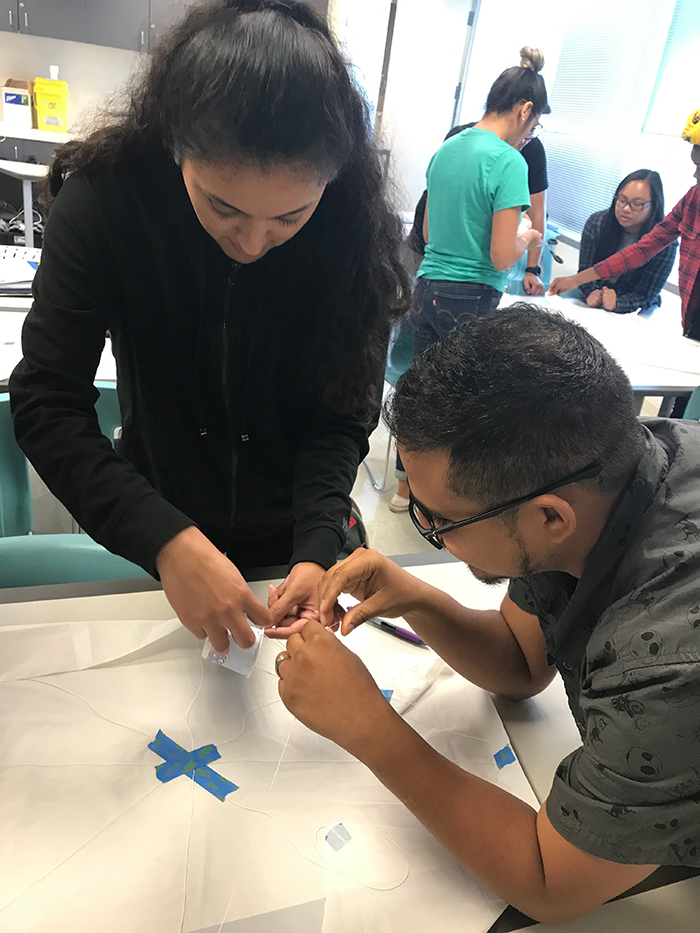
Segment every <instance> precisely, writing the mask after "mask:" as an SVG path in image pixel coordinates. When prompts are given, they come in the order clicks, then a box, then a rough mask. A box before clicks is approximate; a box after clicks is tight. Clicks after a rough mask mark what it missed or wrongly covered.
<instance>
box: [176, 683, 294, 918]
mask: <svg viewBox="0 0 700 933" xmlns="http://www.w3.org/2000/svg"><path fill="white" fill-rule="evenodd" d="M274 702H275V703H276V702H277V700H275V701H274ZM280 702H281V701H280ZM266 705H271V704H266ZM259 708H260V709H262V707H259ZM251 712H253V710H251ZM247 718H248V717H247V716H246V719H247ZM295 723H296V719H292V724H291V726H290V727H289V732H288V733H287V740H286V741H285V743H284V747H283V748H282V754H281V755H280V758H279V761H278V762H277V768H276V769H275V773H274V775H273V778H272V782H271V784H270V787H269V789H268V791H267V793H268V795H269V793H270V791H271V790H272V785H273V784H274V783H275V781H276V780H277V775H278V773H279V770H280V765H281V764H282V759H283V758H284V754H285V752H286V751H287V746H288V745H289V740H290V739H291V737H292V729H293V728H294V724H295ZM244 728H245V722H244ZM236 738H238V736H236ZM226 803H233V800H232V799H231V798H230V797H226ZM233 805H234V806H235V807H238V809H239V810H250V807H244V806H242V805H241V804H238V803H233ZM250 812H252V813H255V812H260V813H263V812H264V811H262V810H260V811H255V810H251V811H250ZM265 816H269V814H267V813H266V814H265ZM270 819H272V817H271V816H270ZM272 821H273V823H274V820H272ZM275 825H277V824H275ZM278 828H279V827H278ZM280 832H282V831H281V830H280ZM282 835H284V833H282ZM290 842H291V841H290ZM291 844H292V845H294V844H293V843H291ZM251 845H252V842H249V843H248V845H247V848H246V850H245V852H244V854H243V855H242V856H241V858H240V859H239V862H238V864H239V865H240V866H241V867H240V868H239V869H238V872H237V873H236V879H235V881H234V883H233V888H232V890H231V896H230V897H229V899H228V901H227V903H226V908H225V910H224V915H223V917H222V918H221V923H220V924H219V929H218V930H217V933H221V931H222V929H223V926H224V923H226V917H227V916H228V912H229V908H230V907H231V903H232V901H233V898H234V895H235V893H236V891H237V890H238V881H239V878H240V877H241V871H242V866H243V865H244V864H245V857H246V856H247V854H248V852H249V851H250V847H251ZM304 858H306V856H304ZM180 933H182V931H180Z"/></svg>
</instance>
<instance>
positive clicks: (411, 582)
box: [318, 548, 425, 635]
mask: <svg viewBox="0 0 700 933" xmlns="http://www.w3.org/2000/svg"><path fill="white" fill-rule="evenodd" d="M424 590H425V584H424V583H421V581H420V580H417V579H416V578H415V577H414V576H412V575H411V574H410V573H407V572H406V571H405V570H402V569H401V567H399V566H397V564H395V563H394V562H393V561H391V560H389V559H388V558H386V557H382V555H381V554H379V553H378V552H377V551H373V550H372V549H371V548H358V549H357V550H356V551H355V552H354V553H353V554H351V555H350V557H347V558H346V559H345V560H343V561H341V562H340V563H339V564H336V565H335V567H331V569H330V570H329V571H327V572H326V574H325V575H324V577H323V580H322V581H321V585H320V586H319V590H318V592H319V597H320V600H321V605H320V609H321V622H322V623H323V625H326V626H329V627H330V626H333V625H335V624H337V623H338V622H340V623H342V629H341V631H342V633H343V635H348V634H349V633H350V632H351V631H352V630H353V629H354V628H357V626H358V625H361V624H362V623H363V622H366V621H367V619H373V618H374V617H375V616H389V617H390V618H396V617H397V616H405V615H406V613H407V612H410V611H411V610H412V609H416V608H418V606H419V605H421V604H422V602H423V601H424V595H423V594H424ZM341 593H350V595H351V596H354V597H355V599H359V600H360V603H359V605H357V606H353V607H352V608H351V609H348V611H347V612H346V611H345V610H344V609H343V608H342V606H340V605H339V604H338V602H337V600H338V597H339V596H340V594H341Z"/></svg>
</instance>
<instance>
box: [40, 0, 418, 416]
mask: <svg viewBox="0 0 700 933" xmlns="http://www.w3.org/2000/svg"><path fill="white" fill-rule="evenodd" d="M158 150H165V151H166V152H167V153H169V154H170V155H171V156H172V158H173V159H174V160H175V161H176V162H178V163H181V162H182V160H183V159H185V158H194V159H198V160H202V161H206V162H209V163H221V164H234V165H235V164H243V165H255V166H257V167H260V168H262V169H265V168H270V167H273V166H275V165H285V164H294V165H296V166H300V167H304V168H306V169H310V170H311V171H313V172H315V173H317V174H318V176H319V177H320V178H322V179H324V180H328V185H327V188H326V190H325V193H324V195H323V197H322V199H321V202H320V204H319V206H318V208H317V210H316V212H315V213H314V215H313V216H312V218H311V219H310V220H309V222H308V223H307V224H306V226H305V227H304V228H303V229H302V230H301V231H300V232H299V234H297V236H302V235H303V238H304V242H305V245H306V247H307V249H311V250H312V251H313V255H314V259H315V264H316V275H315V281H314V282H313V283H310V289H311V290H312V293H313V296H314V298H313V301H310V302H309V312H308V314H309V320H308V333H309V339H310V340H311V341H313V343H312V348H313V352H314V354H315V357H316V359H317V360H321V361H322V362H321V363H320V364H319V384H320V385H321V386H322V390H323V392H324V394H325V397H326V398H327V399H328V400H329V401H331V402H332V403H333V404H334V406H335V407H339V408H341V409H343V410H353V411H355V410H357V411H362V410H368V406H369V407H371V406H372V405H373V404H374V403H376V390H377V385H378V382H377V380H378V376H379V375H380V374H381V373H382V372H383V367H384V362H385V354H386V344H387V340H388V336H389V331H390V328H391V325H392V324H394V323H396V322H397V321H398V320H399V319H400V318H401V317H402V316H403V314H404V313H405V312H406V311H407V310H408V306H409V301H410V282H409V279H408V275H407V273H406V271H405V269H404V268H403V266H402V264H401V262H400V257H399V250H400V244H401V239H402V226H401V222H400V219H399V217H398V216H397V215H396V213H395V212H394V211H393V210H392V209H391V207H390V204H389V198H388V194H387V179H386V177H385V173H384V172H383V171H382V165H381V161H380V157H379V155H378V153H377V150H376V149H375V148H374V146H373V144H372V136H371V126H370V120H369V109H368V106H367V102H366V100H365V98H364V96H363V94H362V93H361V91H360V90H359V89H358V88H357V87H356V86H355V84H354V83H353V81H352V79H351V77H350V73H349V67H348V63H347V62H346V61H345V60H344V58H343V56H342V54H341V52H340V51H339V49H338V46H337V44H336V42H335V40H334V39H333V37H332V35H331V33H330V31H329V29H328V26H327V25H326V23H325V22H324V21H323V20H322V19H321V18H320V17H319V16H318V15H317V14H316V13H315V12H314V11H313V10H312V9H311V8H310V7H309V6H307V5H306V4H305V3H301V2H296V0H211V2H208V3H205V4H202V5H198V6H196V7H193V8H192V9H191V10H190V11H189V12H188V13H187V15H186V16H185V18H184V19H183V20H182V21H181V22H180V23H178V24H177V25H176V26H175V27H174V28H173V29H172V30H171V31H170V32H169V33H168V34H167V35H166V36H165V37H164V39H163V40H162V41H161V42H160V43H159V44H158V46H157V47H156V48H155V49H154V50H153V51H152V52H151V53H150V56H149V60H148V64H147V67H146V68H145V70H144V71H143V72H142V73H141V74H140V75H139V76H138V77H137V78H136V79H135V81H134V82H133V84H132V86H131V88H130V92H129V94H128V99H127V103H126V106H125V107H124V109H123V110H122V111H117V112H116V113H115V112H105V113H104V114H103V116H102V119H101V125H100V126H99V127H98V128H97V129H95V130H94V131H93V132H92V133H91V134H90V135H88V136H87V138H84V139H80V140H73V141H71V142H69V143H66V144H65V145H63V146H61V147H60V148H59V149H58V150H57V152H56V157H55V159H54V161H53V164H52V165H51V168H50V171H49V175H48V178H47V182H46V186H45V194H44V199H45V202H46V203H47V206H48V207H50V202H51V200H52V199H53V198H54V197H55V196H56V195H57V194H58V192H59V191H60V188H61V186H62V184H63V181H64V179H65V178H66V176H67V175H69V174H70V173H71V172H75V171H77V170H79V169H81V168H84V167H87V166H91V167H94V166H100V165H105V166H107V165H114V164H116V163H117V162H119V161H120V160H121V159H123V158H127V157H133V156H134V155H139V154H140V153H143V154H144V155H146V154H149V153H152V152H157V151H158Z"/></svg>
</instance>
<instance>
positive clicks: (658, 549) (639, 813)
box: [509, 418, 700, 866]
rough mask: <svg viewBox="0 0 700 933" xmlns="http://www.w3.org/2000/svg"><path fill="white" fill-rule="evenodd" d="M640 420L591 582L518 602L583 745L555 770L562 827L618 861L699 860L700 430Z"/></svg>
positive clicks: (520, 588) (555, 805)
mask: <svg viewBox="0 0 700 933" xmlns="http://www.w3.org/2000/svg"><path fill="white" fill-rule="evenodd" d="M643 424H644V426H645V429H646V433H647V447H646V451H645V453H644V455H643V457H642V459H641V461H640V463H639V466H638V467H637V470H636V472H635V474H634V475H633V477H632V478H631V480H630V482H629V484H628V486H627V488H626V490H625V492H624V493H623V495H622V497H621V499H620V501H619V503H618V504H617V506H616V507H615V509H614V511H613V513H612V514H611V516H610V518H609V520H608V522H607V524H606V526H605V528H604V530H603V533H602V534H601V536H600V538H599V539H598V541H597V542H596V544H595V546H594V548H593V550H592V551H591V553H590V555H589V556H588V559H587V560H586V565H585V568H584V571H583V574H582V575H581V577H580V579H578V580H577V579H576V578H575V577H572V576H570V575H569V574H566V573H559V572H547V573H537V574H533V575H531V576H528V577H522V578H519V579H516V580H512V581H511V584H510V587H509V594H510V597H511V599H512V600H513V602H514V603H515V604H516V605H517V606H519V607H520V608H521V609H523V610H524V611H526V612H529V613H532V614H533V615H536V616H537V617H538V618H539V621H540V625H541V626H542V631H543V633H544V637H545V644H546V648H547V652H548V655H549V658H550V663H554V664H556V666H557V668H558V670H559V671H560V673H561V675H562V677H563V680H564V684H565V686H566V692H567V696H568V699H569V706H570V707H571V711H572V713H573V715H574V718H575V720H576V724H577V726H578V728H579V731H580V733H581V738H582V742H583V744H582V746H581V748H579V749H577V750H576V751H575V752H573V753H572V754H571V755H569V756H567V757H566V758H565V759H564V761H562V762H561V764H560V765H559V767H558V768H557V772H556V776H555V778H554V783H553V785H552V790H551V792H550V794H549V797H548V800H547V804H546V806H547V814H548V816H549V819H550V821H551V823H552V825H553V826H554V828H555V829H556V830H557V831H558V832H559V833H560V834H561V835H562V836H563V837H564V838H565V839H567V840H568V841H569V842H571V843H572V844H573V845H575V846H577V847H578V848H579V849H582V850H584V851H585V852H589V853H591V854H592V855H596V856H598V857H599V858H604V859H608V860H610V861H612V862H623V863H628V864H636V865H643V864H661V865H694V866H700V423H698V422H690V421H671V420H667V419H662V418H656V419H647V420H644V421H643Z"/></svg>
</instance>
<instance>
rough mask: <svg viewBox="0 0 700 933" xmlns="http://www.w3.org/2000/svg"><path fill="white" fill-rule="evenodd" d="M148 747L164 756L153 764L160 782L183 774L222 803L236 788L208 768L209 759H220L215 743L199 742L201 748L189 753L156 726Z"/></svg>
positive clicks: (236, 786) (165, 781)
mask: <svg viewBox="0 0 700 933" xmlns="http://www.w3.org/2000/svg"><path fill="white" fill-rule="evenodd" d="M148 747H149V748H150V749H151V751H152V752H155V753H156V755H160V757H161V758H164V759H165V762H164V763H163V764H162V765H156V777H157V778H158V780H159V781H162V782H163V784H167V782H168V781H172V780H173V778H176V777H180V776H181V775H183V774H184V775H186V776H187V777H189V778H192V780H193V781H195V782H196V783H197V784H199V786H200V787H203V788H204V790H208V791H209V793H210V794H213V795H214V797H217V798H218V799H219V800H220V801H221V802H222V803H223V802H224V801H225V800H226V795H227V794H231V793H233V791H234V790H238V785H237V784H234V783H233V782H232V781H227V780H226V778H225V777H222V776H221V775H220V774H217V773H216V771H212V769H211V768H208V767H207V765H208V764H209V762H210V761H216V760H217V759H218V758H221V755H220V754H219V751H218V749H217V747H216V745H202V747H201V748H195V750H194V751H193V752H188V751H186V750H185V749H184V748H182V746H180V745H178V744H177V742H173V740H172V739H171V738H169V737H168V736H167V735H165V733H164V732H162V731H161V730H160V729H159V730H158V735H157V736H156V737H155V739H154V740H153V741H152V742H149V743H148Z"/></svg>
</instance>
